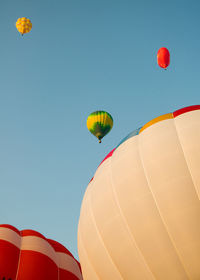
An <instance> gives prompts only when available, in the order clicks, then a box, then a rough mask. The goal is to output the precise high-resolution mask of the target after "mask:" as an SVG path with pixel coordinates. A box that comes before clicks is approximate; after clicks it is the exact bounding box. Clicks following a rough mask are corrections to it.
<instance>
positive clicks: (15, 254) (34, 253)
mask: <svg viewBox="0 0 200 280" xmlns="http://www.w3.org/2000/svg"><path fill="white" fill-rule="evenodd" d="M0 279H5V280H35V279H37V280H82V274H81V269H80V265H79V262H78V261H77V260H76V259H75V258H74V257H73V255H72V254H71V253H70V252H69V251H68V250H67V249H66V248H65V247H64V246H63V245H61V244H60V243H58V242H56V241H54V240H50V239H47V238H45V237H44V236H43V235H42V234H40V233H39V232H36V231H34V230H22V231H19V230H18V229H16V228H15V227H13V226H11V225H0Z"/></svg>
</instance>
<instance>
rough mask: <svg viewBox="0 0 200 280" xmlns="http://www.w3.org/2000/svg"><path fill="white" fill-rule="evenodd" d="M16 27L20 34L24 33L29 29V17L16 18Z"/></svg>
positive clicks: (30, 25)
mask: <svg viewBox="0 0 200 280" xmlns="http://www.w3.org/2000/svg"><path fill="white" fill-rule="evenodd" d="M16 28H17V30H18V31H19V32H20V33H21V34H22V35H24V34H25V33H28V32H30V31H31V28H32V23H31V21H30V19H28V18H25V17H22V18H18V20H17V22H16Z"/></svg>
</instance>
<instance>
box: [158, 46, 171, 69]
mask: <svg viewBox="0 0 200 280" xmlns="http://www.w3.org/2000/svg"><path fill="white" fill-rule="evenodd" d="M157 62H158V65H159V66H160V67H161V68H167V67H168V66H169V63H170V53H169V51H168V49H166V48H160V49H159V50H158V53H157Z"/></svg>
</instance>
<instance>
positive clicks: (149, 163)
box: [78, 105, 200, 280]
mask: <svg viewBox="0 0 200 280" xmlns="http://www.w3.org/2000/svg"><path fill="white" fill-rule="evenodd" d="M199 167H200V106H199V105H196V106H191V107H187V108H183V109H180V110H178V111H175V112H173V113H169V114H165V115H163V116H160V117H158V118H155V119H153V120H152V121H150V122H148V123H147V124H145V125H144V126H143V127H142V128H139V129H137V130H135V131H133V132H132V133H130V134H129V135H128V136H127V137H126V138H125V139H124V140H123V141H122V142H121V143H120V145H118V146H117V147H116V148H115V149H114V150H113V151H112V152H111V153H110V154H109V155H108V156H107V157H106V159H105V160H104V161H103V162H102V163H101V165H100V166H99V167H98V169H97V171H96V173H95V175H94V177H93V180H91V182H90V183H89V185H88V188H87V190H86V193H85V195H84V198H83V202H82V207H81V213H80V219H79V227H78V250H79V257H80V263H81V267H82V271H83V278H84V280H104V279H115V280H169V279H173V280H188V279H190V280H197V279H200V170H199Z"/></svg>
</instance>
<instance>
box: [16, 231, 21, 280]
mask: <svg viewBox="0 0 200 280" xmlns="http://www.w3.org/2000/svg"><path fill="white" fill-rule="evenodd" d="M20 237H21V238H20V250H19V258H18V265H17V272H16V276H15V280H17V277H18V273H19V265H20V260H21V246H22V234H21V231H20Z"/></svg>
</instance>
